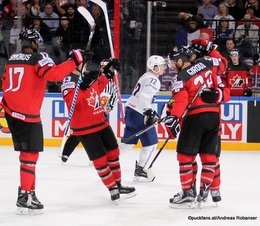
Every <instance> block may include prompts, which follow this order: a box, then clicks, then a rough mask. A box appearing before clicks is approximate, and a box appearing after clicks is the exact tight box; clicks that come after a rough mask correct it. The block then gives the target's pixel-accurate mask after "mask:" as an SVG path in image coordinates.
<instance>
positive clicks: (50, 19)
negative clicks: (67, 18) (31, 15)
mask: <svg viewBox="0 0 260 226" xmlns="http://www.w3.org/2000/svg"><path fill="white" fill-rule="evenodd" d="M39 16H40V17H41V18H42V21H43V22H44V23H45V24H46V25H47V26H48V27H49V28H50V31H51V32H53V33H55V32H56V29H57V28H58V27H59V16H58V14H57V13H55V12H53V5H52V3H51V2H47V3H45V7H44V12H42V13H40V14H39Z"/></svg>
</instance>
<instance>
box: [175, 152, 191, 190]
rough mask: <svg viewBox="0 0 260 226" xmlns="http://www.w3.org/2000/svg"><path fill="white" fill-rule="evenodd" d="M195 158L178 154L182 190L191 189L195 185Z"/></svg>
mask: <svg viewBox="0 0 260 226" xmlns="http://www.w3.org/2000/svg"><path fill="white" fill-rule="evenodd" d="M195 158H196V157H195V156H190V155H183V154H179V153H178V154H177V159H178V161H179V170H180V181H181V187H182V190H189V189H191V186H192V183H193V167H192V163H193V162H194V160H195Z"/></svg>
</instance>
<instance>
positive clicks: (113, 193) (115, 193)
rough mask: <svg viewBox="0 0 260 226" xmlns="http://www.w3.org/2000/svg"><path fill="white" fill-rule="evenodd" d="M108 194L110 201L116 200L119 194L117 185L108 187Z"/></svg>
mask: <svg viewBox="0 0 260 226" xmlns="http://www.w3.org/2000/svg"><path fill="white" fill-rule="evenodd" d="M109 192H110V195H111V200H112V201H118V200H119V199H120V194H119V190H118V188H117V187H115V188H110V189H109Z"/></svg>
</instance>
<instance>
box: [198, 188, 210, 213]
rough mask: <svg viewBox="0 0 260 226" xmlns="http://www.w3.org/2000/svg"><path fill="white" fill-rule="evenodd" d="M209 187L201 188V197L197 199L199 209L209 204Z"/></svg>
mask: <svg viewBox="0 0 260 226" xmlns="http://www.w3.org/2000/svg"><path fill="white" fill-rule="evenodd" d="M209 187H210V184H205V183H203V184H202V187H201V188H200V192H199V195H198V197H197V202H198V207H199V208H202V207H203V205H204V204H205V203H206V202H207V199H208V195H209Z"/></svg>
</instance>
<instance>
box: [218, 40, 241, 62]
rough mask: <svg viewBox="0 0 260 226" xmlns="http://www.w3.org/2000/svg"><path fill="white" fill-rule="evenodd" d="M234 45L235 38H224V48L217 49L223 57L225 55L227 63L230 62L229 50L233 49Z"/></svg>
mask: <svg viewBox="0 0 260 226" xmlns="http://www.w3.org/2000/svg"><path fill="white" fill-rule="evenodd" d="M235 47H236V42H235V39H233V38H228V39H227V40H226V44H225V48H224V49H219V51H220V53H221V55H222V56H223V57H225V58H226V59H227V60H228V62H229V63H230V62H231V58H230V52H231V50H233V49H235ZM240 58H241V54H240Z"/></svg>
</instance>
